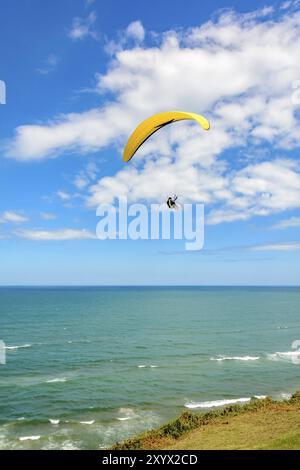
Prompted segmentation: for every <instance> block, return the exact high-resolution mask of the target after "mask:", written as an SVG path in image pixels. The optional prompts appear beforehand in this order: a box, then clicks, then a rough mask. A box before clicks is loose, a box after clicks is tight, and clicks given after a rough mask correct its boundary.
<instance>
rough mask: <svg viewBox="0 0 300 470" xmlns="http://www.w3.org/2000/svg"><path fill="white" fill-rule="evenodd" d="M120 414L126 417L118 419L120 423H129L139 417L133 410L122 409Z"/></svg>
mask: <svg viewBox="0 0 300 470" xmlns="http://www.w3.org/2000/svg"><path fill="white" fill-rule="evenodd" d="M119 413H120V414H121V415H125V416H120V417H119V418H117V420H118V421H128V420H129V419H132V418H136V417H137V416H138V415H137V414H136V412H135V411H134V410H133V409H132V408H120V409H119Z"/></svg>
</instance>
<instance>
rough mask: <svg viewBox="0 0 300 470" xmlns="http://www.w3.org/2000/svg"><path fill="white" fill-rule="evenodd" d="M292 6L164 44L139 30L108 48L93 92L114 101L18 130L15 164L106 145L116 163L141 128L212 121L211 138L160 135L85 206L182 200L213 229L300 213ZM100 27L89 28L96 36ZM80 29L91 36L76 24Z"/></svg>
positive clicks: (297, 44)
mask: <svg viewBox="0 0 300 470" xmlns="http://www.w3.org/2000/svg"><path fill="white" fill-rule="evenodd" d="M294 6H295V4H294V3H293V2H290V3H289V4H287V3H285V5H282V7H281V8H279V10H278V11H275V10H274V8H273V7H267V8H263V9H261V10H258V11H255V12H252V13H248V14H242V15H241V14H237V13H236V12H234V11H225V12H222V13H221V14H220V15H219V16H218V17H217V18H216V19H215V20H214V21H208V22H207V23H205V24H203V25H200V26H198V27H193V28H188V29H181V30H179V31H175V30H174V31H167V32H165V33H163V34H153V33H152V34H151V33H149V32H147V31H145V29H144V27H143V25H142V24H141V23H140V22H139V21H135V22H133V23H131V24H130V25H129V26H128V28H127V29H126V31H124V33H123V35H121V36H120V38H119V42H116V41H114V43H113V44H111V48H110V51H109V52H110V54H113V56H112V57H111V58H110V59H109V60H110V61H109V65H108V69H107V72H106V73H105V74H102V75H98V76H97V80H98V82H97V87H96V89H95V91H96V92H99V93H101V96H103V97H105V96H106V94H107V96H110V97H113V98H110V100H108V101H105V100H104V104H103V105H102V106H101V107H98V108H94V109H89V110H86V111H85V112H81V113H70V114H65V115H61V116H58V117H55V118H53V119H52V120H51V121H49V122H48V123H45V124H39V125H30V124H25V125H23V126H20V127H18V128H17V129H16V131H15V136H14V138H13V139H12V140H11V142H9V144H8V147H7V152H6V155H7V157H10V158H15V159H17V160H21V161H28V160H29V161H30V160H41V159H44V158H49V157H52V158H53V157H58V156H59V155H60V154H62V153H63V152H64V151H65V150H68V151H74V152H79V153H86V154H88V153H91V152H95V151H99V150H101V149H104V148H106V147H108V146H111V147H112V149H113V148H114V149H115V153H117V152H119V150H120V149H121V148H122V145H123V144H124V143H125V141H126V138H127V137H128V135H129V134H130V133H131V131H132V130H133V129H134V128H135V126H136V125H137V124H138V123H139V121H140V120H142V119H144V118H146V117H148V116H150V115H152V114H154V113H156V112H160V111H164V110H173V109H175V110H176V109H178V110H188V111H193V112H199V113H201V114H204V115H205V116H206V117H207V118H209V119H210V121H211V125H212V128H211V130H210V131H209V132H208V133H203V132H201V130H199V128H198V127H197V126H195V125H193V124H191V125H189V124H186V123H178V124H176V125H173V126H169V128H165V129H164V130H161V131H160V132H159V133H158V134H157V135H155V136H153V138H152V139H150V140H149V141H148V142H147V143H146V144H145V145H144V146H143V147H142V148H141V149H140V150H139V152H138V154H137V155H136V157H135V158H134V160H133V161H132V162H131V163H130V164H127V165H124V168H123V169H121V170H120V171H119V172H117V173H116V174H115V175H114V176H110V177H105V176H104V177H102V178H101V179H100V180H98V181H97V182H96V183H93V184H91V185H90V186H89V189H88V190H89V194H88V197H87V205H89V206H91V207H94V206H96V205H98V204H99V203H101V202H112V201H113V200H114V198H115V197H116V196H123V195H126V196H128V197H129V199H130V200H132V201H133V200H135V201H136V200H151V201H152V200H153V201H154V200H160V201H161V198H162V197H165V196H166V195H168V194H172V193H177V194H179V195H180V197H181V198H182V200H186V201H197V202H199V201H202V202H205V203H206V204H207V205H209V207H210V212H209V215H208V222H209V223H210V224H217V223H221V222H231V221H235V220H247V219H248V218H249V217H252V216H255V215H261V216H264V215H269V214H272V213H277V212H282V211H285V210H287V209H296V208H299V207H300V171H299V159H298V152H299V142H300V124H299V108H298V107H297V105H296V104H295V100H294V93H295V89H294V88H293V84H294V83H295V81H296V80H297V79H299V78H300V62H299V50H300V12H299V11H297V9H295V8H294ZM93 23H94V21H93V18H90V22H89V24H88V30H87V31H90V27H91V26H92V25H93ZM73 26H74V27H75V28H76V27H77V28H78V30H80V31H86V30H83V29H80V28H81V27H82V24H81V23H80V22H79V21H77V23H76V24H75V23H74V25H73ZM80 34H81V33H80ZM85 35H86V33H85V32H84V34H83V36H80V35H79V36H78V35H77V36H76V37H75V36H74V37H73V39H80V38H81V37H84V36H85ZM124 38H125V39H124ZM130 39H131V43H130ZM296 91H297V90H296ZM262 149H263V152H262ZM116 158H117V156H116ZM77 183H78V186H80V185H81V184H82V187H85V188H86V187H87V185H85V184H84V183H83V181H79V180H78V181H77Z"/></svg>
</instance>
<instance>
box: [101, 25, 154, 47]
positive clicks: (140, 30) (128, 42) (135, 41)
mask: <svg viewBox="0 0 300 470" xmlns="http://www.w3.org/2000/svg"><path fill="white" fill-rule="evenodd" d="M145 35H146V32H145V29H144V26H143V24H142V23H141V21H139V20H137V21H132V22H131V23H129V25H128V26H127V28H126V29H124V30H122V31H119V32H118V34H117V36H118V37H117V39H113V40H110V41H108V42H107V44H106V46H105V51H106V52H107V53H108V54H110V55H114V54H116V53H118V52H120V51H122V50H124V49H126V47H127V48H130V46H132V45H133V46H134V47H135V46H140V45H141V44H142V42H143V41H144V39H145Z"/></svg>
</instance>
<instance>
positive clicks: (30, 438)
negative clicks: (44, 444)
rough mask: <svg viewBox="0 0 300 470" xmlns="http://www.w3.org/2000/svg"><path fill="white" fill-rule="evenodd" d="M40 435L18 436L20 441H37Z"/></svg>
mask: <svg viewBox="0 0 300 470" xmlns="http://www.w3.org/2000/svg"><path fill="white" fill-rule="evenodd" d="M40 437H41V436H22V437H19V440H20V441H38V440H39V439H40Z"/></svg>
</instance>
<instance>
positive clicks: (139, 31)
mask: <svg viewBox="0 0 300 470" xmlns="http://www.w3.org/2000/svg"><path fill="white" fill-rule="evenodd" d="M126 35H127V36H128V37H130V38H133V39H135V40H136V41H137V42H138V43H141V42H143V40H144V39H145V30H144V26H143V25H142V23H141V22H140V21H133V22H132V23H130V24H129V25H128V26H127V29H126Z"/></svg>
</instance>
